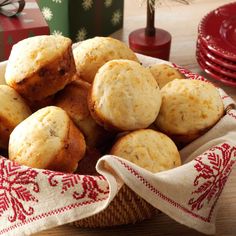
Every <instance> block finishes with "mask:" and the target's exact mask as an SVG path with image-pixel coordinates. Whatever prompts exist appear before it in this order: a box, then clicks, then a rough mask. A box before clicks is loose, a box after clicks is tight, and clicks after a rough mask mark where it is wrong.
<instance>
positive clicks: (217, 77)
mask: <svg viewBox="0 0 236 236" xmlns="http://www.w3.org/2000/svg"><path fill="white" fill-rule="evenodd" d="M197 62H198V64H199V65H200V67H201V68H202V69H203V70H204V71H205V72H206V73H207V74H208V75H210V77H211V78H213V79H215V80H218V81H221V82H222V83H223V84H226V85H229V86H231V87H236V80H234V79H231V78H230V77H228V76H224V75H222V74H221V73H219V72H217V71H214V70H213V69H211V68H210V67H209V66H207V65H206V64H205V62H204V61H202V60H201V59H200V57H199V56H198V50H197Z"/></svg>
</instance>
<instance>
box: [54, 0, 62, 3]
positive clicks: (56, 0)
mask: <svg viewBox="0 0 236 236" xmlns="http://www.w3.org/2000/svg"><path fill="white" fill-rule="evenodd" d="M52 1H53V2H55V3H62V0H52Z"/></svg>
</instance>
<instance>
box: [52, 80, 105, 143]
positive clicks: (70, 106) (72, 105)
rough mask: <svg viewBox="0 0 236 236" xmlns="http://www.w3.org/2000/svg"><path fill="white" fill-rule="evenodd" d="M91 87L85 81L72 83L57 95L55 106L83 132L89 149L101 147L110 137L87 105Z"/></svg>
mask: <svg viewBox="0 0 236 236" xmlns="http://www.w3.org/2000/svg"><path fill="white" fill-rule="evenodd" d="M90 87H91V85H90V84H89V83H87V82H85V81H83V80H77V81H74V82H72V83H71V84H69V85H67V86H66V87H65V88H64V89H63V90H62V91H60V92H59V93H58V94H57V95H56V98H55V105H56V106H59V107H61V108H62V109H64V110H65V111H66V112H67V114H68V115H69V116H70V117H71V119H72V120H73V121H74V123H75V125H76V126H77V127H78V128H79V129H80V130H81V131H82V132H83V134H84V136H85V140H86V144H87V145H88V146H89V147H100V146H101V145H102V144H103V143H104V142H105V140H106V138H108V137H109V135H108V132H107V131H105V130H104V129H103V128H102V127H101V126H100V125H98V124H97V123H96V122H95V121H94V120H93V118H92V117H91V115H90V112H89V109H88V103H87V96H88V92H89V89H90Z"/></svg>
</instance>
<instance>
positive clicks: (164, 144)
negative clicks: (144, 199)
mask: <svg viewBox="0 0 236 236" xmlns="http://www.w3.org/2000/svg"><path fill="white" fill-rule="evenodd" d="M111 154H112V155H116V156H118V157H121V158H124V159H126V160H128V161H130V162H132V163H134V164H136V165H138V166H140V167H142V168H144V169H146V170H149V171H151V172H153V173H156V172H160V171H164V170H168V169H172V168H174V167H177V166H180V165H181V159H180V154H179V152H178V149H177V147H176V146H175V144H174V142H173V141H172V140H171V139H170V138H169V137H168V136H166V135H165V134H163V133H160V132H157V131H154V130H151V129H143V130H137V131H133V132H130V133H128V134H126V135H125V136H122V137H121V138H120V139H118V140H117V142H116V143H115V144H114V146H113V147H112V149H111Z"/></svg>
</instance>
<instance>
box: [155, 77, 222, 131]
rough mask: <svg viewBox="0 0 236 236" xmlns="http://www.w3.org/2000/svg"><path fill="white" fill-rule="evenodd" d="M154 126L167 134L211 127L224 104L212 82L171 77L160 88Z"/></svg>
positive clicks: (218, 117)
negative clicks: (159, 100)
mask: <svg viewBox="0 0 236 236" xmlns="http://www.w3.org/2000/svg"><path fill="white" fill-rule="evenodd" d="M161 94H162V105H161V109H160V112H159V115H158V117H157V120H156V125H157V126H158V127H159V128H160V129H161V130H162V131H165V132H167V133H169V134H175V135H182V134H194V133H198V132H199V131H201V130H204V129H207V128H210V127H211V126H213V125H214V124H215V123H216V122H217V121H218V120H219V119H220V118H221V117H222V115H223V112H224V107H223V102H222V99H221V97H220V94H219V92H218V90H217V88H216V87H214V85H212V84H211V83H207V82H204V81H200V80H189V79H181V80H178V79H176V80H173V81H171V82H169V83H168V84H166V85H165V86H164V87H163V88H162V89H161Z"/></svg>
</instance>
